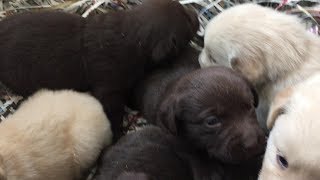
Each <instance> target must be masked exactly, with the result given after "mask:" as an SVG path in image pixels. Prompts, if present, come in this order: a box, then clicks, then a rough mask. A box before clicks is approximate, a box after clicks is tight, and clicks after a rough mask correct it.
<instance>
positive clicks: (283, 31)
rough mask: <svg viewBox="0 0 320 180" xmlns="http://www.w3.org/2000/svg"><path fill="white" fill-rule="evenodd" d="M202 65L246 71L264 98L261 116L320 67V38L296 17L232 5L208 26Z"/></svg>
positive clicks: (262, 121) (262, 119) (268, 10)
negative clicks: (287, 89)
mask: <svg viewBox="0 0 320 180" xmlns="http://www.w3.org/2000/svg"><path fill="white" fill-rule="evenodd" d="M204 41H205V42H204V43H205V47H204V49H203V50H202V53H201V54H200V56H199V62H200V64H201V66H202V67H206V66H211V65H214V64H219V65H224V66H227V67H231V68H233V69H235V70H236V71H239V72H241V73H242V74H243V75H244V76H246V77H247V78H248V79H249V81H250V82H251V83H252V84H253V85H254V86H255V88H256V89H257V91H258V94H259V97H260V103H259V106H258V109H257V112H258V119H259V121H260V124H261V125H264V126H265V121H266V117H267V113H268V108H269V105H270V103H271V100H272V99H273V97H274V95H275V94H276V93H277V92H278V91H279V90H281V89H283V88H285V87H287V86H291V85H294V84H296V83H297V82H299V81H301V80H303V79H305V78H306V77H308V76H310V75H311V74H313V73H314V72H315V71H319V70H320V39H319V38H318V37H317V36H316V35H314V34H312V33H310V32H307V31H306V29H305V26H304V25H302V24H301V22H300V21H299V19H298V18H297V17H295V16H291V15H287V14H284V13H281V12H277V11H275V10H273V9H271V8H266V7H262V6H259V5H255V4H243V5H237V6H234V7H232V8H229V9H227V10H225V11H223V12H222V13H220V14H219V15H217V16H216V17H215V18H213V20H211V22H210V23H209V24H208V26H207V27H206V32H205V39H204Z"/></svg>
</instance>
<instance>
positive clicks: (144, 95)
mask: <svg viewBox="0 0 320 180" xmlns="http://www.w3.org/2000/svg"><path fill="white" fill-rule="evenodd" d="M199 53H200V52H199V51H198V50H196V49H195V48H192V47H191V46H188V47H187V48H186V49H185V50H184V51H183V52H182V53H181V54H180V55H179V56H178V57H177V58H176V59H174V60H171V61H170V62H168V63H167V64H164V65H162V66H160V67H157V69H156V70H154V71H152V72H151V73H149V74H147V76H146V78H145V79H144V80H142V81H141V82H139V83H138V85H137V86H136V88H135V91H134V95H133V96H132V101H131V104H130V107H132V108H134V109H137V110H139V111H140V112H141V113H142V114H143V116H144V118H146V119H147V120H149V121H153V122H154V121H155V119H156V112H157V111H158V104H159V102H160V101H161V100H162V98H163V96H164V95H165V90H166V88H167V86H168V85H169V84H170V83H172V82H174V81H176V80H177V79H178V78H179V77H181V76H183V75H185V74H187V73H190V72H192V71H193V70H196V69H200V65H199V63H198V56H199Z"/></svg>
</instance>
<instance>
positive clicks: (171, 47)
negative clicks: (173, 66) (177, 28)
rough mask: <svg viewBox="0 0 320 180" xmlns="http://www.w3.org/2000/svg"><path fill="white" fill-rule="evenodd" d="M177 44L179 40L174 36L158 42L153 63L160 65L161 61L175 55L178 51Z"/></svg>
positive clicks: (153, 52)
mask: <svg viewBox="0 0 320 180" xmlns="http://www.w3.org/2000/svg"><path fill="white" fill-rule="evenodd" d="M177 43H178V42H177V39H176V37H175V36H173V35H171V36H169V37H168V38H166V39H162V40H160V41H159V42H157V43H156V45H155V47H154V48H153V49H152V59H153V62H154V63H158V62H160V61H161V60H163V59H165V58H169V57H170V56H172V55H174V52H175V51H176V49H177Z"/></svg>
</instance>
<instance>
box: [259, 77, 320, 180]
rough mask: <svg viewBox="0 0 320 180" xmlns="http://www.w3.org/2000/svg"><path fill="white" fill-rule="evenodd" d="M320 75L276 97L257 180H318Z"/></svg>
mask: <svg viewBox="0 0 320 180" xmlns="http://www.w3.org/2000/svg"><path fill="white" fill-rule="evenodd" d="M319 92H320V74H317V75H314V76H313V77H311V78H310V79H308V80H307V81H306V82H302V83H301V84H298V85H297V86H296V87H292V88H288V89H285V90H283V91H281V92H280V93H279V94H277V95H276V97H275V100H274V101H273V103H272V104H271V106H270V113H269V116H268V127H269V128H271V127H272V126H273V124H274V126H273V128H272V130H271V132H270V136H269V139H268V145H267V150H266V153H265V157H264V162H263V167H262V170H261V173H260V177H259V180H318V179H320V150H319V147H320V135H319V131H320V120H319V105H320V94H319Z"/></svg>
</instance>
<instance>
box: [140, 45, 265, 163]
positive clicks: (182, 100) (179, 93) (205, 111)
mask: <svg viewBox="0 0 320 180" xmlns="http://www.w3.org/2000/svg"><path fill="white" fill-rule="evenodd" d="M186 54H188V55H189V56H186ZM195 54H196V53H194V50H193V51H189V52H185V54H183V55H182V56H181V57H184V58H181V59H179V60H181V62H183V60H184V59H185V61H184V62H185V63H186V64H187V65H184V66H183V65H182V63H180V64H181V66H176V67H175V68H171V69H162V70H160V72H158V73H155V74H153V75H151V78H150V79H148V80H147V81H145V84H143V86H144V87H143V88H141V89H142V92H140V94H144V95H143V96H141V97H140V96H139V97H140V98H141V100H140V101H139V102H140V103H142V106H140V107H142V108H143V109H142V112H143V113H145V114H146V115H147V118H148V119H149V121H150V122H152V123H153V124H156V125H158V126H160V127H162V128H163V129H165V130H167V131H169V132H170V133H172V134H174V135H177V136H178V137H182V138H185V139H187V141H189V143H190V144H192V146H194V147H195V148H196V149H197V150H199V151H200V152H201V154H205V155H207V156H209V157H211V158H217V159H219V160H221V161H225V162H233V163H234V162H241V161H244V160H248V159H250V158H252V157H255V156H257V155H261V154H263V152H264V147H265V136H264V133H263V131H262V129H261V128H260V127H259V125H258V122H257V119H256V115H255V105H257V103H258V99H257V96H256V93H255V90H254V89H253V88H252V87H251V85H250V84H249V83H248V82H247V81H246V80H245V78H243V77H242V76H241V75H240V74H238V73H236V72H234V71H233V70H231V69H229V68H224V67H214V68H206V69H199V70H195V71H193V70H194V69H196V67H197V66H194V65H193V62H194V61H193V60H195V59H196V57H195V56H194V55H195ZM173 67H174V66H173ZM188 71H189V72H188ZM141 89H140V90H141ZM143 89H144V91H143ZM143 92H144V93H143ZM153 93H155V95H154V94H153ZM210 118H211V119H213V121H217V123H216V125H212V126H210V125H207V124H206V123H207V121H209V120H210Z"/></svg>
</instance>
